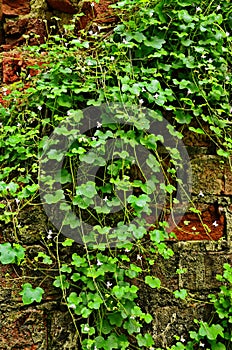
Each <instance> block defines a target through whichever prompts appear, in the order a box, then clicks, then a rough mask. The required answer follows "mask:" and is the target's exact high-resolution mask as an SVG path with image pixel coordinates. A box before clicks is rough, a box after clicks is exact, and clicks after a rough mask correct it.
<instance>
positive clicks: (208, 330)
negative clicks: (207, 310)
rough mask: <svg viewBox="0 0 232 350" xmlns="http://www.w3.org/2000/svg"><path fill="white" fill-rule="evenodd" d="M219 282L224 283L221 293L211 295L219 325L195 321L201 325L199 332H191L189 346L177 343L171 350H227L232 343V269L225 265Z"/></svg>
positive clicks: (218, 277) (218, 278) (218, 276)
mask: <svg viewBox="0 0 232 350" xmlns="http://www.w3.org/2000/svg"><path fill="white" fill-rule="evenodd" d="M216 278H217V280H218V281H220V282H222V283H223V285H222V286H221V287H220V292H219V293H218V294H217V295H215V294H209V296H208V297H209V299H210V302H212V303H213V305H214V309H215V312H216V314H217V316H218V318H219V321H218V323H217V324H214V323H212V324H209V323H207V322H203V321H198V320H195V322H196V323H197V324H198V325H199V329H198V331H197V332H196V331H190V332H189V335H190V338H191V339H192V340H190V341H188V342H187V344H183V343H181V342H177V344H176V345H173V346H172V347H171V349H170V350H194V349H198V348H203V349H206V350H208V349H209V350H226V349H229V348H230V346H231V342H232V331H231V329H232V327H231V324H232V303H231V300H232V299H231V297H232V288H231V286H232V267H231V266H230V265H229V264H227V263H226V264H224V273H223V275H217V276H216Z"/></svg>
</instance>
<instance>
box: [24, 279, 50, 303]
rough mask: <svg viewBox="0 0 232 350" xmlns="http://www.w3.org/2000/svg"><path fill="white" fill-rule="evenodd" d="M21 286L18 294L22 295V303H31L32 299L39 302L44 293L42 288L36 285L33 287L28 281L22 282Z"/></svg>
mask: <svg viewBox="0 0 232 350" xmlns="http://www.w3.org/2000/svg"><path fill="white" fill-rule="evenodd" d="M22 287H23V290H22V291H21V292H20V293H19V294H20V295H22V299H23V304H24V305H29V304H32V303H33V302H34V301H36V302H37V303H39V302H41V300H42V296H43V293H44V290H43V289H42V288H40V287H36V288H35V289H33V287H32V285H31V284H30V283H24V284H23V285H22Z"/></svg>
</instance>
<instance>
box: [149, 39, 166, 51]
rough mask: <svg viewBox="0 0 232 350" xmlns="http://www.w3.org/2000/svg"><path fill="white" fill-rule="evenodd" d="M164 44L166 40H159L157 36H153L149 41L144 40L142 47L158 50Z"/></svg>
mask: <svg viewBox="0 0 232 350" xmlns="http://www.w3.org/2000/svg"><path fill="white" fill-rule="evenodd" d="M165 43H166V40H164V39H162V38H159V37H158V36H153V37H151V38H150V39H145V40H144V45H146V46H148V47H152V48H153V49H157V50H160V49H161V47H162V46H163V44H165Z"/></svg>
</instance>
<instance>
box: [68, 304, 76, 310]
mask: <svg viewBox="0 0 232 350" xmlns="http://www.w3.org/2000/svg"><path fill="white" fill-rule="evenodd" d="M68 307H69V308H70V309H76V305H75V304H70V305H69V306H68Z"/></svg>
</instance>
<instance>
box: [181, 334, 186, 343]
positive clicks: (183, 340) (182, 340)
mask: <svg viewBox="0 0 232 350" xmlns="http://www.w3.org/2000/svg"><path fill="white" fill-rule="evenodd" d="M185 340H186V339H185V338H184V337H183V335H182V336H181V337H180V341H181V342H182V343H184V342H185Z"/></svg>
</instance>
